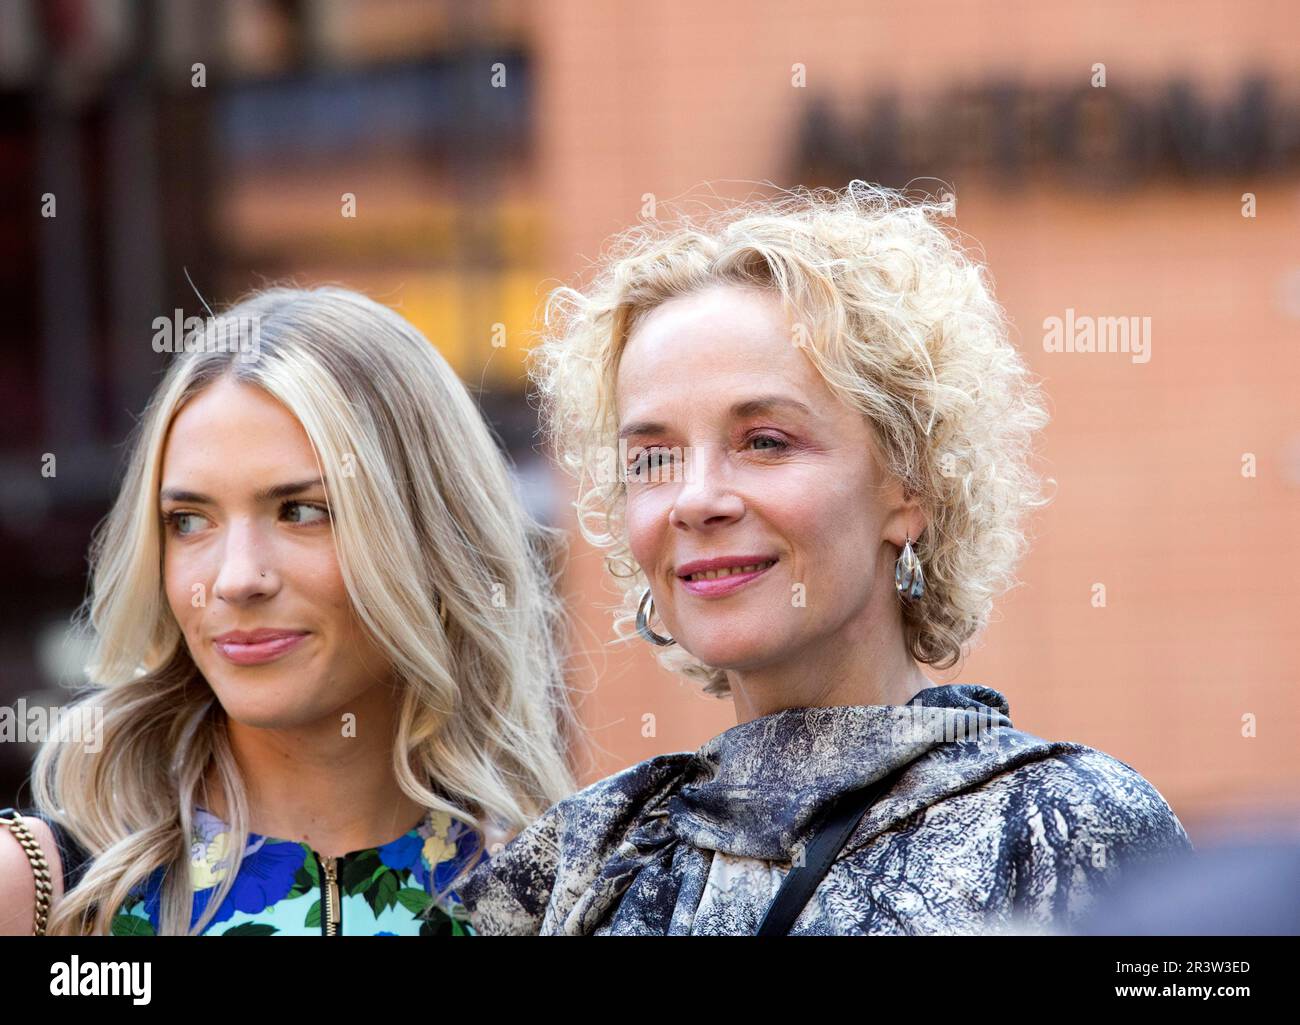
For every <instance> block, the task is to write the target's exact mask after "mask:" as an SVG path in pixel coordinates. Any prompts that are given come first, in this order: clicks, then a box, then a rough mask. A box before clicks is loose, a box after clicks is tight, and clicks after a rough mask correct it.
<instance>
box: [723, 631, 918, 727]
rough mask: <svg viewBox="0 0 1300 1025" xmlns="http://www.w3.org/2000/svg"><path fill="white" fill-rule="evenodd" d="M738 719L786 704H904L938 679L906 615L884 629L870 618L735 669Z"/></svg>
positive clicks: (733, 684) (745, 719) (746, 719)
mask: <svg viewBox="0 0 1300 1025" xmlns="http://www.w3.org/2000/svg"><path fill="white" fill-rule="evenodd" d="M727 677H728V680H729V682H730V684H731V696H732V702H733V703H734V705H735V707H736V722H737V724H739V723H744V722H749V721H750V720H751V719H757V718H759V717H761V716H764V715H771V714H772V713H773V712H779V711H781V710H783V709H786V708H818V707H829V706H832V705H902V704H906V703H907V702H908V701H910V700H911V699H912V697H914V696H915V695H916V694H917V692H918V691H922V690H924V689H925V688H927V687H931V686H933V685H934V684H933V683H932V682H931V681H930V679H929V678H928V677H927V676H926V675H925V673H923V672H922V671H921V667H920V665H919V664H918V663H917V661H916V659H915V658H913V657H912V655H911V653H910V652H909V651H908V650H907V645H906V643H905V641H904V638H903V629H902V623H901V621H900V619H898V618H894V619H892V621H889V623H888V626H886V627H885V628H881V627H880V625H879V619H877V620H876V621H875V623H874V624H873V623H872V622H870V621H869V620H864V621H863V623H862V624H860V625H859V626H858V627H857V628H855V627H854V626H853V625H852V624H849V625H846V626H845V627H843V628H842V629H841V630H840V631H839V632H838V633H837V634H836V635H835V637H834V638H832V639H831V640H829V641H828V640H827V639H825V638H818V639H816V640H815V641H814V642H812V643H809V644H808V645H807V646H806V647H805V648H802V649H799V650H798V651H795V652H791V653H790V654H789V655H787V656H786V657H784V658H782V659H781V660H780V661H778V662H773V663H769V664H767V665H764V666H762V667H759V668H757V669H753V670H731V671H728V673H727Z"/></svg>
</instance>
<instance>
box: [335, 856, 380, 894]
mask: <svg viewBox="0 0 1300 1025" xmlns="http://www.w3.org/2000/svg"><path fill="white" fill-rule="evenodd" d="M385 867H386V866H385V865H384V863H383V862H382V861H380V860H379V852H378V851H373V850H371V851H366V852H365V853H363V854H358V855H357V856H356V858H355V859H351V860H349V861H348V862H346V863H345V864H344V866H343V871H342V873H341V875H340V882H341V885H342V886H343V892H344V893H347V894H357V893H361V892H363V891H364V890H365V889H366V887H367V886H369V885H370V883H371V880H373V879H374V877H375V873H376V870H377V869H381V868H385Z"/></svg>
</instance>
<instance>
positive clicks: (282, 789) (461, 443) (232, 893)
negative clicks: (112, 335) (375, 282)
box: [0, 288, 573, 935]
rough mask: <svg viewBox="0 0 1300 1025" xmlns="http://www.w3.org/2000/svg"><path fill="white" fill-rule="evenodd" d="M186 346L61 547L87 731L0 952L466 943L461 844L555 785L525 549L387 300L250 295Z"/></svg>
mask: <svg viewBox="0 0 1300 1025" xmlns="http://www.w3.org/2000/svg"><path fill="white" fill-rule="evenodd" d="M192 341H193V340H191V342H192ZM186 349H187V351H184V352H182V353H180V354H179V355H177V356H175V357H174V361H173V363H172V364H171V366H170V368H169V370H168V372H167V374H166V376H165V378H164V379H163V381H162V382H161V384H160V386H159V387H158V389H157V391H156V393H155V395H154V397H153V399H152V400H151V402H150V405H149V407H148V410H147V411H146V413H145V416H144V418H143V420H142V422H141V424H140V426H139V428H138V436H137V437H136V438H135V441H134V447H133V450H132V453H131V457H130V462H129V466H128V469H127V471H126V476H125V479H124V480H123V482H122V487H121V492H120V494H119V496H118V499H117V501H116V503H115V505H114V506H113V509H112V512H111V514H110V515H109V517H108V519H107V520H106V521H105V523H104V524H103V526H102V527H101V529H100V531H99V533H98V534H97V537H96V540H95V543H94V545H93V548H92V563H93V573H92V580H93V598H92V600H91V602H90V603H89V608H90V617H89V618H90V623H91V625H92V626H93V630H94V636H95V647H94V656H93V660H92V663H91V665H90V666H89V677H90V680H91V681H92V683H93V687H92V688H91V689H90V691H89V693H87V694H86V695H85V696H84V697H82V698H81V699H80V701H79V703H78V705H77V707H79V708H83V709H94V710H95V711H96V714H97V715H102V735H101V736H100V737H98V738H96V740H97V742H96V744H94V745H87V744H84V743H83V744H77V743H70V742H69V741H68V738H66V737H65V738H63V739H62V740H61V741H60V740H57V739H51V740H50V741H49V742H47V743H46V744H45V746H44V747H43V748H42V750H41V751H40V753H39V755H38V758H37V761H36V765H35V768H34V772H33V780H32V789H33V794H34V796H35V805H36V807H35V810H34V812H33V813H32V814H30V815H25V816H14V815H12V814H10V815H9V816H7V817H8V819H9V824H10V828H9V830H0V932H9V933H31V932H32V931H33V930H34V929H35V930H36V931H38V932H40V931H44V932H48V933H51V934H54V933H58V934H80V933H96V934H104V933H113V934H119V935H121V934H130V935H152V934H187V933H190V934H197V933H209V934H220V935H235V934H274V935H292V934H315V935H347V934H397V935H403V934H408V935H415V934H420V935H430V934H466V933H472V931H473V930H472V927H470V926H468V925H467V923H466V922H465V915H464V909H463V907H461V906H460V904H459V902H458V894H457V891H456V886H457V884H458V882H459V880H460V879H461V877H462V876H463V875H464V873H465V872H466V871H467V870H468V869H469V868H470V867H472V866H473V865H474V864H476V863H478V862H479V861H480V860H482V858H483V857H484V856H485V846H486V841H490V839H491V838H492V837H493V836H494V835H497V834H498V833H499V832H509V831H513V830H516V829H519V828H521V827H523V826H524V825H526V824H527V823H528V822H530V821H532V820H533V819H535V818H536V816H537V815H538V813H539V812H540V811H542V810H543V809H544V808H546V807H547V806H548V805H550V804H553V803H554V802H555V801H557V800H558V799H559V798H561V797H563V796H564V795H565V794H566V793H569V792H571V791H572V790H573V782H572V779H571V776H570V773H569V768H568V766H567V764H566V760H565V757H564V753H563V752H564V748H565V742H566V735H567V732H568V730H569V729H570V727H571V725H572V720H571V713H570V712H569V710H568V705H567V701H566V699H565V695H564V693H563V689H562V685H561V677H560V672H559V668H558V661H557V657H556V649H555V639H556V636H557V624H558V623H559V613H558V609H557V606H556V602H555V598H554V596H553V594H552V592H551V590H550V579H549V573H548V570H547V560H548V551H547V545H548V544H549V542H550V541H551V540H553V538H552V537H551V536H550V533H549V532H548V531H546V530H545V529H544V528H541V527H539V526H537V525H536V524H533V523H532V522H531V521H529V520H528V518H527V517H526V515H525V513H524V512H523V510H522V508H521V506H520V504H519V503H518V501H517V500H516V495H515V493H514V491H513V485H512V482H511V478H510V474H509V470H508V467H507V465H506V462H505V459H504V457H503V455H502V454H501V452H500V451H499V449H498V447H497V446H496V444H495V443H494V441H493V439H492V437H491V435H490V433H489V431H488V429H487V427H486V425H485V424H484V422H483V421H482V419H481V418H480V416H479V413H478V411H477V410H476V408H475V406H474V404H473V402H472V400H471V398H470V396H469V395H468V393H467V392H466V390H465V388H464V387H463V385H462V384H461V383H460V381H459V380H458V379H457V378H456V376H455V374H454V372H453V371H452V369H451V368H450V366H448V364H447V363H446V361H445V360H444V359H443V358H442V357H441V356H440V355H439V354H438V352H437V351H436V350H435V349H434V348H433V346H432V345H430V344H429V342H428V341H427V340H426V339H425V338H423V337H422V336H421V335H420V334H419V332H417V331H416V330H415V329H414V328H413V327H412V326H411V325H410V324H409V323H407V322H406V321H405V320H404V319H402V318H401V317H400V316H398V315H397V314H396V313H394V312H392V311H391V310H389V309H386V308H385V307H383V306H381V305H379V304H377V303H375V302H372V301H371V300H369V299H367V298H365V297H363V296H361V295H358V294H356V293H354V292H350V291H346V290H342V289H336V288H320V289H313V290H296V289H278V288H277V289H271V290H268V291H265V292H263V293H261V294H258V295H255V296H254V297H252V298H250V299H248V300H247V301H245V302H242V303H240V304H239V305H237V306H235V307H234V308H232V309H230V310H228V311H227V312H226V313H225V314H224V315H223V316H222V317H219V318H214V319H212V320H209V321H208V323H207V329H206V332H205V334H204V335H203V338H202V341H201V343H200V344H190V345H187V346H186ZM92 721H93V720H92ZM51 827H53V829H51ZM10 834H13V835H12V836H11V835H10ZM16 841H17V842H16ZM41 854H43V855H44V857H45V859H46V860H47V861H48V863H49V865H50V875H51V877H52V878H51V880H50V885H49V886H48V887H43V886H42V882H41V880H39V879H38V880H37V881H36V883H35V884H34V882H33V868H32V865H31V864H29V861H31V860H33V859H34V860H35V861H36V862H39V858H40V855H41ZM38 871H39V870H38ZM51 890H52V892H51ZM42 919H44V921H42ZM42 927H43V928H42Z"/></svg>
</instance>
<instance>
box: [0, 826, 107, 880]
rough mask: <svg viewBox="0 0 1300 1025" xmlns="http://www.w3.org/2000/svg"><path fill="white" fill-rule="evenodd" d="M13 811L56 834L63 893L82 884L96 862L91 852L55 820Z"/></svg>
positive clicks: (55, 843)
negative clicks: (84, 876)
mask: <svg viewBox="0 0 1300 1025" xmlns="http://www.w3.org/2000/svg"><path fill="white" fill-rule="evenodd" d="M9 810H10V809H8V808H6V809H5V811H9ZM13 810H15V811H17V812H18V814H20V815H21V816H22V817H23V818H25V819H40V820H41V821H42V822H44V823H45V824H46V825H47V826H49V827H50V832H51V833H53V834H54V845H55V846H56V847H57V848H58V849H59V861H60V863H61V864H62V866H63V892H64V893H67V892H68V891H69V890H71V889H72V888H73V887H74V886H76V885H77V884H78V883H79V882H81V877H82V876H83V875H85V874H86V867H87V866H88V865H89V864H90V862H91V861H92V860H94V859H92V858H91V856H90V852H89V851H87V850H86V848H84V847H82V846H81V844H79V843H77V841H76V840H74V839H73V837H72V834H71V833H69V832H68V831H67V830H66V829H64V828H63V827H62V826H61V825H59V823H58V822H56V821H55V820H54V819H51V818H49V817H47V816H45V815H41V814H39V813H38V812H36V811H35V810H33V809H29V808H17V809H13Z"/></svg>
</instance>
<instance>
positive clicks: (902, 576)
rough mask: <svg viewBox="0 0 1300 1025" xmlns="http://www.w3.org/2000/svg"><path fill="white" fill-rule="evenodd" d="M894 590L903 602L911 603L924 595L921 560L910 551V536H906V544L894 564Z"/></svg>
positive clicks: (923, 575) (923, 576)
mask: <svg viewBox="0 0 1300 1025" xmlns="http://www.w3.org/2000/svg"><path fill="white" fill-rule="evenodd" d="M894 588H895V589H896V590H897V591H898V595H899V597H900V598H902V599H903V601H905V602H908V603H911V602H914V601H916V600H917V599H918V598H920V597H921V595H923V594H925V574H924V573H923V572H922V570H921V560H920V559H918V558H917V557H916V552H914V551H912V535H911V534H909V535H908V536H907V543H906V544H905V545H903V551H902V553H901V554H900V555H899V556H898V561H897V562H896V563H894Z"/></svg>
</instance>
